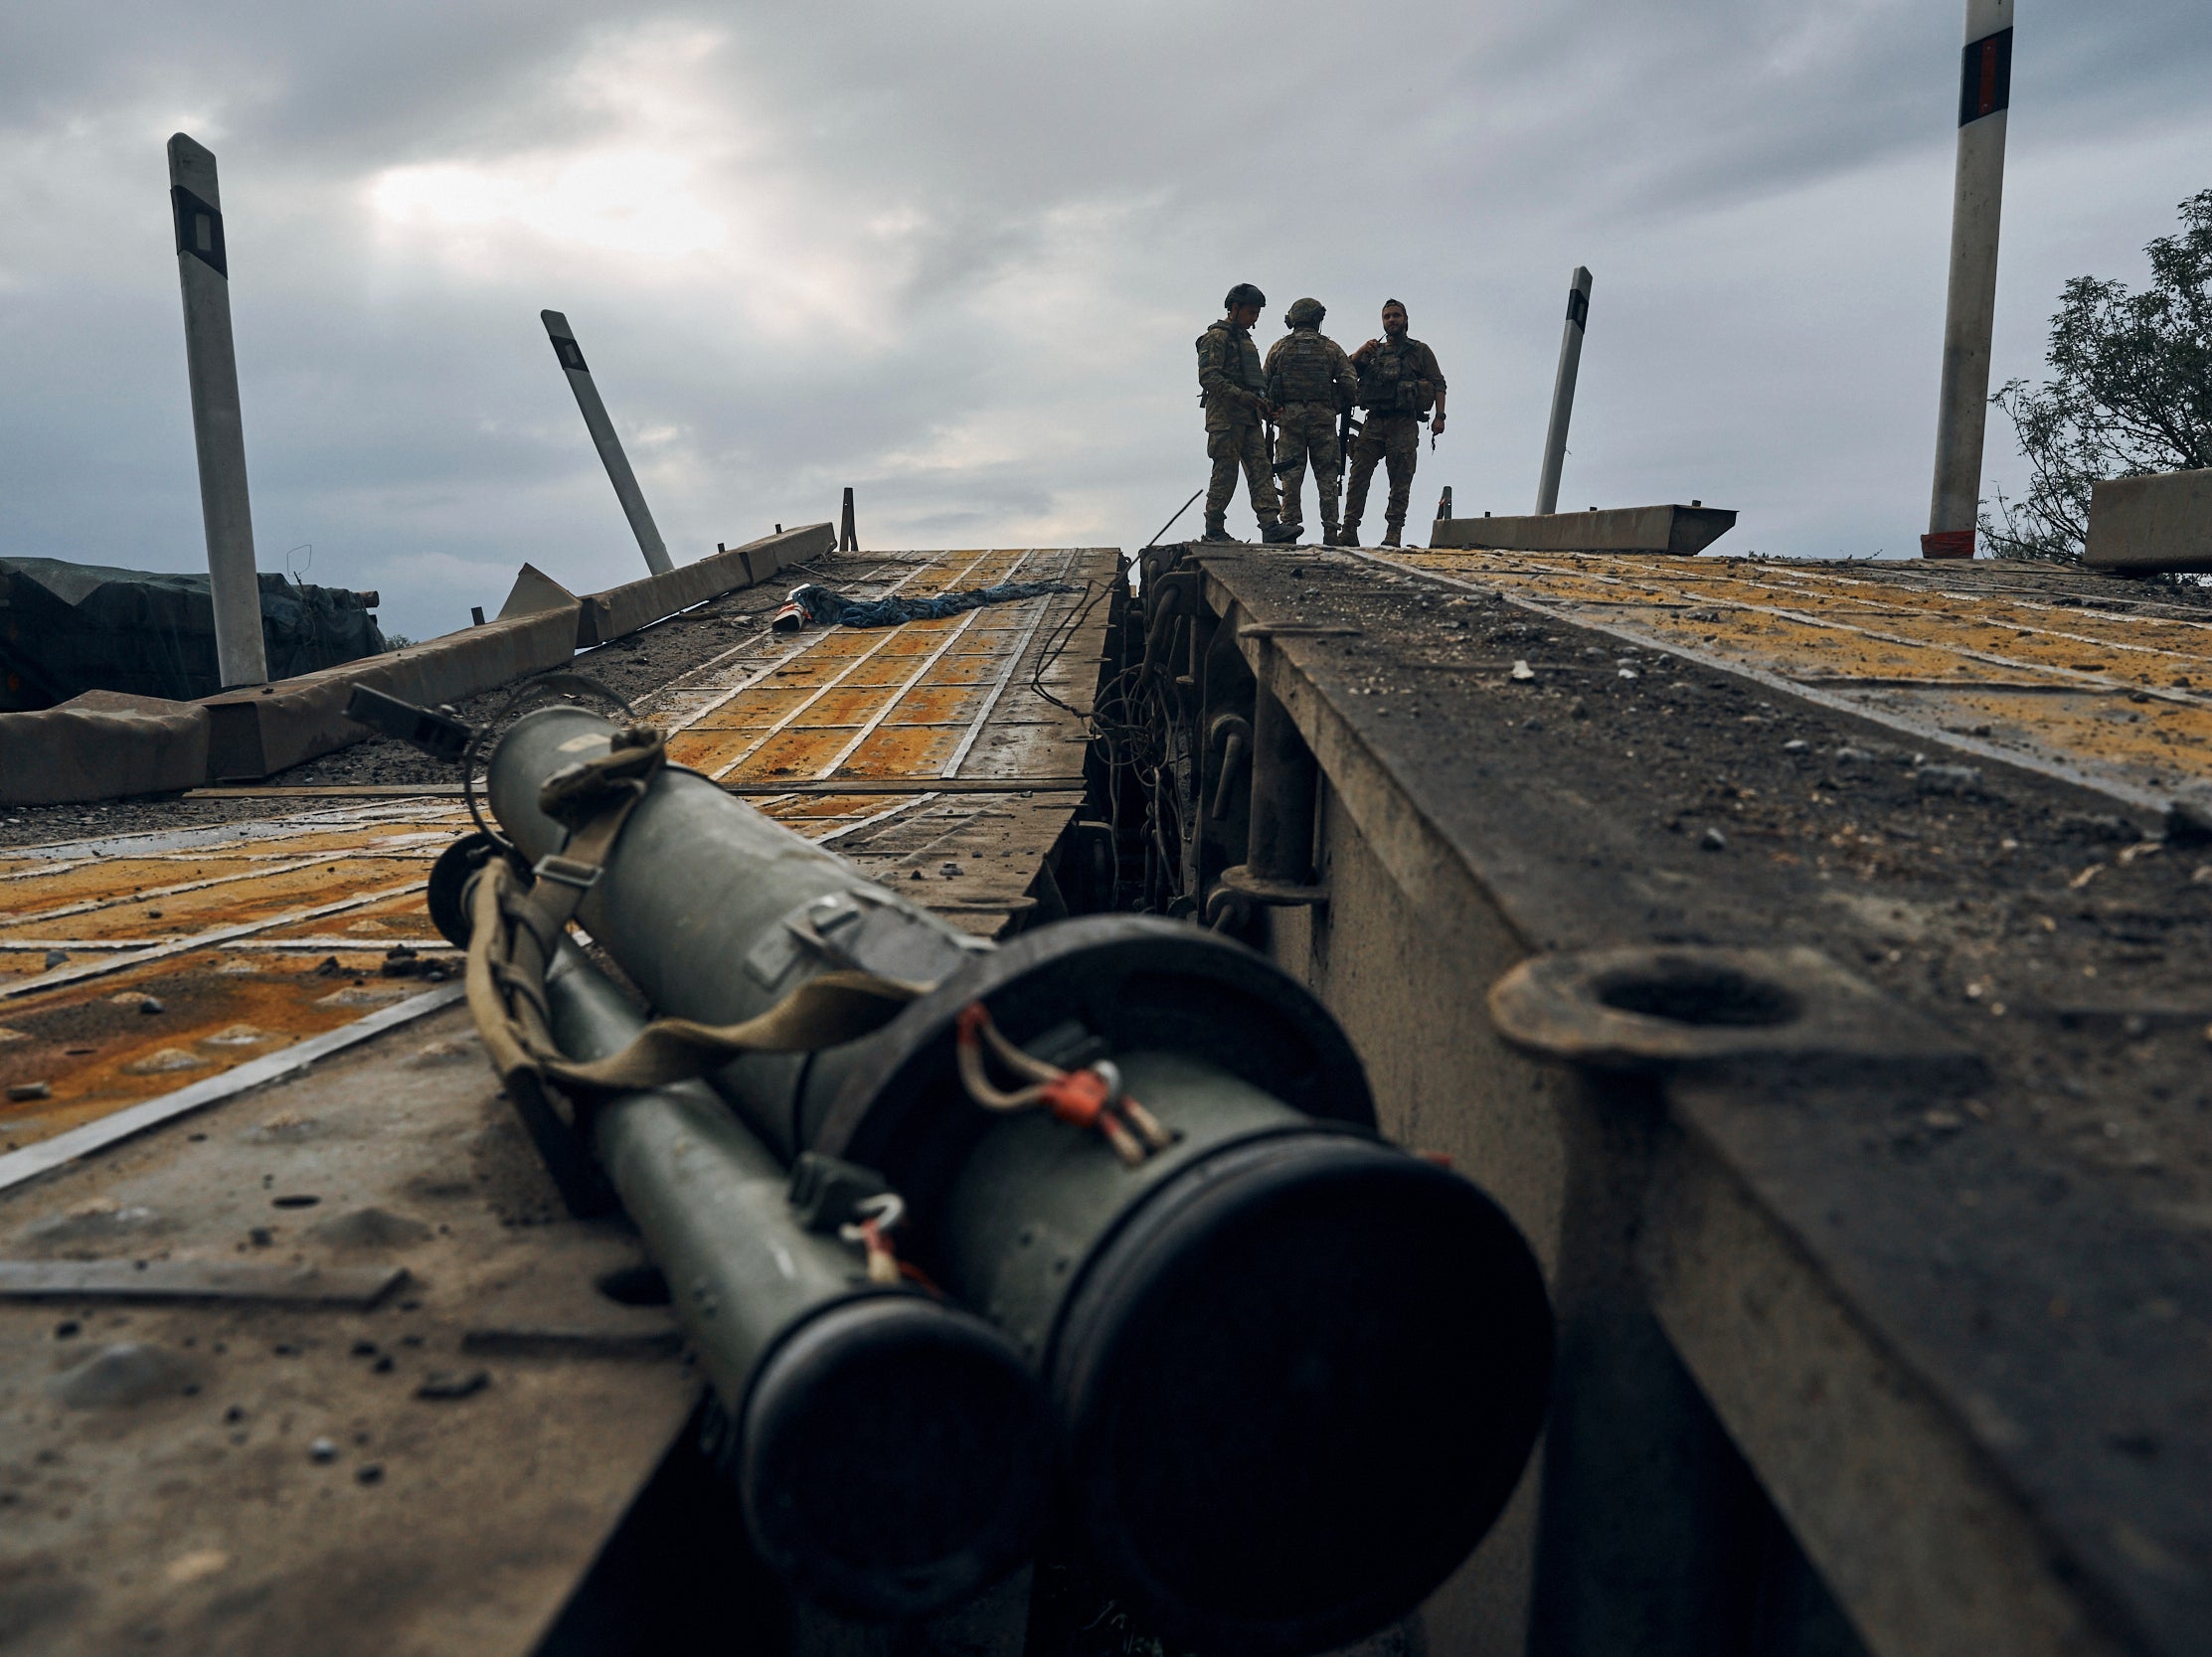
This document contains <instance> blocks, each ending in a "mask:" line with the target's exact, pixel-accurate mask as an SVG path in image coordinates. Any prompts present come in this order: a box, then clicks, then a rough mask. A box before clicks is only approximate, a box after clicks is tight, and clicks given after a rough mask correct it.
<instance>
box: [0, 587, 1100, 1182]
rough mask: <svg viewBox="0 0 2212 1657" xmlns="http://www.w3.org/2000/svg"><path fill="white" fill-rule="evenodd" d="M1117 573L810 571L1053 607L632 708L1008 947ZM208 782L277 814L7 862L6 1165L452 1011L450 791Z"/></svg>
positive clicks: (810, 647) (819, 653)
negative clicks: (429, 902)
mask: <svg viewBox="0 0 2212 1657" xmlns="http://www.w3.org/2000/svg"><path fill="white" fill-rule="evenodd" d="M1115 563H1116V555H1115V554H1114V553H1113V552H1112V551H1111V550H1110V549H1065V548H1053V549H1021V548H1016V549H1010V550H977V551H966V552H950V553H907V554H896V553H894V554H880V555H874V556H862V557H852V558H848V559H844V560H839V561H836V562H835V563H828V562H826V561H825V565H824V568H823V570H822V575H823V576H824V578H825V579H826V580H828V581H831V582H834V583H835V584H837V585H838V587H839V588H840V590H844V591H846V592H848V593H850V594H852V595H855V596H868V597H873V596H881V595H884V594H887V593H892V592H899V593H905V594H908V595H929V594H935V593H938V592H947V591H958V590H963V589H966V588H969V587H974V586H981V585H986V584H990V583H992V582H996V581H1001V580H1057V581H1059V582H1061V583H1063V584H1064V585H1065V587H1066V588H1067V590H1065V591H1060V592H1053V593H1046V594H1041V595H1038V596H1035V597H1031V598H1026V599H1021V600H1017V601H1014V602H1010V603H1005V604H997V605H990V606H986V607H984V608H981V609H974V610H968V611H965V612H964V613H962V614H959V615H955V616H950V617H946V618H944V619H941V620H922V621H912V622H907V623H904V624H903V625H900V626H895V627H883V628H869V629H856V628H844V627H830V628H812V627H810V628H807V629H805V630H804V631H802V632H800V633H798V634H796V635H787V634H781V633H776V632H773V631H772V630H770V629H769V628H766V627H759V628H755V629H753V630H751V631H750V632H748V633H746V634H745V635H744V636H743V637H741V639H740V640H739V641H738V642H737V643H736V644H734V645H732V646H730V647H729V648H727V649H725V650H723V651H721V652H720V653H719V654H716V655H714V656H711V657H709V658H708V659H707V660H706V661H704V662H700V663H697V664H695V665H692V666H690V667H688V668H687V669H686V670H684V671H682V672H680V673H679V674H677V676H676V677H675V678H674V679H673V680H671V681H669V682H667V683H666V684H664V685H663V686H661V687H660V688H659V689H658V690H656V691H653V692H650V693H648V694H646V695H645V696H643V697H641V698H633V701H635V702H636V703H637V706H638V711H639V713H640V715H641V717H643V718H644V719H646V720H648V721H651V722H653V723H656V724H662V725H664V726H665V728H666V729H668V730H670V731H671V733H672V741H671V744H670V751H671V757H672V758H673V759H674V761H675V762H676V763H678V764H684V765H689V766H692V767H693V768H695V769H698V770H701V771H704V772H706V773H707V774H709V775H711V776H714V777H716V779H717V780H719V781H721V782H722V783H723V784H724V785H725V786H726V787H729V788H731V789H732V790H733V791H735V792H737V793H740V794H741V795H743V796H745V797H746V798H747V799H748V800H750V801H751V803H753V804H754V805H756V806H758V807H759V808H760V809H761V810H763V811H765V812H766V813H767V814H768V815H769V816H771V817H774V818H776V819H777V820H778V821H781V822H784V823H786V824H788V825H789V826H790V827H791V828H793V829H794V830H795V831H796V832H798V833H800V834H803V835H806V836H807V837H808V838H810V839H814V840H817V841H820V842H824V843H828V844H833V845H835V846H836V847H837V849H838V850H839V851H840V852H843V853H845V854H847V855H849V856H851V857H852V858H853V859H854V861H855V862H856V863H858V864H859V865H860V866H861V868H863V869H864V870H865V871H866V872H867V873H868V874H870V875H872V876H874V877H875V878H877V879H881V880H894V881H899V882H902V883H904V884H902V886H901V890H902V891H903V892H905V893H906V894H907V895H908V896H909V897H911V898H913V899H914V900H915V901H916V902H918V903H921V904H924V905H925V906H927V907H930V908H933V909H936V910H939V911H942V912H944V913H946V914H947V915H949V916H951V917H952V918H953V919H954V920H955V921H956V923H958V924H959V925H961V926H963V927H965V928H966V929H968V930H970V931H974V932H977V933H980V934H982V935H986V936H997V935H999V934H1001V933H1003V932H1005V931H1007V930H1009V929H1011V928H1014V927H1018V926H1019V925H1021V924H1024V923H1026V922H1027V921H1028V920H1029V919H1031V918H1048V917H1051V916H1054V915H1057V914H1058V913H1061V912H1063V910H1062V907H1061V905H1060V901H1059V897H1058V894H1057V890H1056V888H1055V887H1054V883H1053V877H1052V876H1051V874H1050V872H1049V870H1048V869H1047V868H1046V860H1047V859H1048V857H1049V856H1050V855H1051V854H1052V852H1053V851H1054V848H1055V847H1056V845H1057V844H1058V843H1059V841H1060V839H1061V837H1062V835H1063V834H1064V833H1065V832H1066V831H1067V829H1068V825H1069V823H1070V821H1071V820H1072V819H1073V817H1074V815H1075V811H1076V808H1077V806H1078V805H1079V804H1080V803H1081V798H1082V795H1081V789H1082V785H1083V783H1082V776H1083V766H1084V742H1085V734H1084V716H1085V715H1086V714H1087V713H1088V712H1089V709H1090V703H1091V696H1092V693H1093V691H1094V689H1095V687H1096V683H1097V678H1098V662H1099V658H1100V651H1101V641H1102V639H1103V636H1104V632H1105V626H1106V607H1107V606H1106V601H1105V593H1106V588H1107V587H1108V586H1109V585H1110V584H1111V582H1112V580H1113V579H1114V569H1115ZM586 665H589V658H587V660H586ZM210 792H211V793H221V794H222V795H224V796H225V797H227V798H234V799H235V798H241V797H254V796H255V795H260V796H263V797H267V798H268V800H269V803H270V806H271V808H272V809H271V814H270V815H268V816H266V817H259V818H254V819H250V820H247V821H242V822H232V823H221V824H210V825H200V826H190V827H179V828H176V829H173V830H156V831H151V832H139V833H131V834H115V835H105V836H97V837H91V838H86V839H82V840H74V841H68V842H62V843H58V844H52V845H45V846H32V847H20V848H12V849H6V850H0V909H4V910H5V913H4V916H0V1082H4V1083H5V1084H7V1085H8V1086H9V1087H10V1088H11V1089H12V1094H11V1096H10V1097H9V1099H8V1100H7V1101H6V1102H5V1104H0V1157H4V1156H5V1154H6V1153H7V1152H9V1151H14V1150H19V1149H22V1148H24V1147H27V1146H30V1145H33V1144H37V1143H39V1142H41V1141H43V1140H46V1139H49V1138H51V1137H53V1136H54V1135H56V1134H60V1133H64V1132H67V1131H70V1130H73V1129H77V1128H81V1127H83V1126H84V1125H85V1124H87V1123H89V1122H92V1121H95V1120H97V1119H99V1118H102V1117H104V1116H107V1115H109V1114H110V1113H112V1112H114V1111H117V1110H120V1109H123V1108H126V1107H129V1106H133V1105H138V1104H141V1103H143V1102H145V1101H147V1100H150V1099H153V1098H156V1097H159V1096H162V1095H167V1094H170V1093H173V1092H175V1091H176V1090H178V1089H180V1088H183V1087H186V1086H189V1085H198V1084H205V1083H208V1082H210V1081H211V1080H213V1079H214V1078H216V1077H220V1076H222V1075H224V1074H226V1073H227V1072H229V1071H231V1070H233V1069H234V1068H236V1067H238V1066H241V1065H244V1064H247V1063H250V1062H254V1061H257V1060H267V1059H270V1058H272V1057H273V1056H275V1055H277V1054H280V1053H282V1052H284V1051H286V1050H288V1049H290V1048H291V1047H293V1046H294V1045H295V1044H298V1043H301V1042H303V1041H308V1040H311V1039H315V1038H321V1037H326V1036H328V1035H329V1034H330V1033H332V1032H335V1031H338V1030H340V1029H342V1028H344V1027H347V1026H349V1025H351V1024H353V1023H354V1022H355V1021H358V1020H362V1019H364V1018H365V1017H368V1016H370V1015H372V1014H378V1013H389V1012H390V1011H391V1010H393V1009H395V1008H398V1007H402V1006H406V1005H410V1004H418V1005H420V1007H421V1010H422V1011H424V1012H428V1011H431V1010H433V1009H434V1008H435V1007H437V1006H441V1005H443V1004H444V1002H445V1001H446V1000H449V999H450V995H449V994H445V995H426V994H425V991H429V990H432V989H434V988H435V987H436V986H438V985H449V984H450V983H451V981H453V980H454V979H455V978H456V977H457V974H458V970H459V957H458V954H457V952H456V951H454V950H453V949H452V947H451V946H450V945H449V944H447V943H446V942H445V941H444V939H442V938H441V937H439V936H438V935H437V934H436V932H435V931H434V929H433V928H432V927H431V926H430V923H429V918H428V915H427V914H426V913H425V911H424V907H423V888H424V883H425V880H426V879H427V877H428V873H429V867H430V864H431V863H432V862H433V861H434V860H435V858H436V856H437V854H438V852H439V851H440V850H441V849H442V848H443V847H444V846H445V844H447V842H448V841H450V840H451V838H452V837H453V836H454V835H456V834H459V833H463V832H465V831H466V830H467V829H468V827H469V826H470V825H469V821H468V816H467V813H466V811H465V809H464V807H463V805H462V802H461V801H460V799H459V798H458V797H456V796H457V785H456V784H454V783H441V784H440V783H430V784H424V785H421V786H420V787H419V788H417V789H410V788H408V787H406V786H404V785H402V786H393V787H379V788H375V789H372V790H366V792H368V793H369V794H370V795H371V797H368V798H359V797H353V796H356V795H359V794H360V793H362V792H365V790H353V789H344V788H333V789H321V790H292V789H286V788H285V787H284V786H283V785H282V784H281V782H279V783H278V784H277V785H275V786H272V787H269V788H266V789H231V790H211V791H210ZM301 794H307V795H309V796H310V797H308V798H301V797H298V796H299V795H301ZM14 1095H20V1096H14ZM4 1180H5V1171H4V1167H0V1181H4Z"/></svg>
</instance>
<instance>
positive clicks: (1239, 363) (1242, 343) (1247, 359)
mask: <svg viewBox="0 0 2212 1657" xmlns="http://www.w3.org/2000/svg"><path fill="white" fill-rule="evenodd" d="M1215 334H1223V335H1227V336H1228V337H1227V338H1226V339H1224V340H1223V342H1222V347H1223V349H1222V363H1221V371H1222V373H1223V374H1225V375H1226V376H1228V378H1229V380H1230V381H1231V382H1232V383H1233V384H1236V385H1240V386H1243V387H1244V388H1245V390H1247V391H1249V392H1251V393H1252V394H1253V395H1254V396H1256V397H1265V396H1267V394H1268V377H1267V375H1266V374H1265V373H1263V372H1262V370H1261V367H1260V347H1259V346H1257V345H1255V344H1253V342H1252V333H1251V330H1249V329H1248V330H1246V331H1245V332H1244V333H1242V334H1237V333H1232V332H1231V331H1230V327H1229V324H1228V323H1226V322H1217V323H1215V324H1214V325H1213V326H1212V327H1211V328H1208V329H1207V330H1206V332H1205V333H1203V334H1200V335H1199V336H1198V372H1199V375H1200V377H1201V378H1202V379H1203V377H1204V375H1205V373H1206V342H1207V341H1208V340H1209V339H1210V338H1211V337H1212V336H1213V335H1215Z"/></svg>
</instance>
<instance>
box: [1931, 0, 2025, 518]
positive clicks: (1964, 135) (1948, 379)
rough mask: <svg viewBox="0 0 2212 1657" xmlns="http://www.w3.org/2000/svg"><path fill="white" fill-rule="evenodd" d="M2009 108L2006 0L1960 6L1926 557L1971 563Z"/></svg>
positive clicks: (2009, 30)
mask: <svg viewBox="0 0 2212 1657" xmlns="http://www.w3.org/2000/svg"><path fill="white" fill-rule="evenodd" d="M2011 102H2012V0H1966V47H1965V52H1964V54H1963V57H1962V60H1961V63H1960V66H1959V76H1958V173H1957V184H1956V185H1955V187H1954V191H1955V193H1954V196H1953V201H1952V210H1951V292H1950V296H1949V298H1948V299H1947V301H1946V303H1945V307H1944V382H1943V394H1942V397H1941V399H1940V400H1939V402H1938V405H1937V411H1936V487H1935V491H1934V497H1933V499H1932V500H1931V501H1930V503H1929V508H1928V533H1927V534H1926V535H1924V536H1922V537H1921V538H1920V550H1921V556H1922V557H1924V558H1972V557H1973V554H1974V521H1975V518H1976V516H1977V514H1978V513H1979V511H1980V507H1981V438H1982V428H1983V424H1984V422H1985V421H1986V419H1987V417H1988V413H1989V338H1990V334H1991V331H1992V329H1993V328H1994V326H1995V322H1996V309H1997V223H1998V219H1999V217H2000V213H2001V210H2002V208H2003V206H2004V132H2005V111H2006V109H2007V107H2009V105H2010V104H2011Z"/></svg>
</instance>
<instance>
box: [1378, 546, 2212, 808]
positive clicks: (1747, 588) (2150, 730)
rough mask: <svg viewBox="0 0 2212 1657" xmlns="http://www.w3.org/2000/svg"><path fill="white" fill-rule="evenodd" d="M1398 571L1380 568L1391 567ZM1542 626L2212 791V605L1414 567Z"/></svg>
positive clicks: (1950, 736) (1993, 566)
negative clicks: (1525, 609)
mask: <svg viewBox="0 0 2212 1657" xmlns="http://www.w3.org/2000/svg"><path fill="white" fill-rule="evenodd" d="M1378 562H1383V561H1380V560H1379V561H1378ZM1387 562H1388V563H1390V564H1393V565H1397V566H1399V567H1402V568H1404V569H1408V570H1416V571H1421V572H1423V573H1426V574H1431V575H1438V576H1444V577H1448V578H1456V579H1460V580H1469V581H1472V582H1475V583H1478V584H1479V585H1481V586H1483V587H1484V588H1485V589H1488V590H1497V591H1501V592H1506V593H1509V594H1511V595H1512V596H1513V597H1514V598H1515V599H1516V600H1519V601H1521V602H1523V603H1526V604H1528V605H1529V606H1531V607H1532V608H1535V609H1539V610H1541V611H1543V612H1545V613H1549V614H1553V615H1557V616H1559V617H1561V618H1563V619H1570V620H1573V621H1575V622H1577V623H1579V624H1581V625H1584V626H1590V627H1597V628H1602V629H1604V630H1605V631H1607V632H1610V633H1612V634H1614V635H1616V636H1617V637H1619V638H1621V639H1624V640H1628V641H1631V642H1634V643H1636V644H1639V645H1648V646H1654V647H1658V648H1662V649H1665V650H1667V651H1669V652H1671V653H1674V654H1678V655H1682V656H1686V657H1689V658H1690V659H1693V660H1699V661H1705V662H1710V663H1711V664H1713V665H1715V666H1718V667H1726V668H1729V669H1731V670H1732V671H1738V672H1747V671H1748V672H1753V673H1757V674H1760V675H1762V676H1765V677H1767V678H1769V679H1771V680H1773V681H1775V682H1777V683H1778V684H1779V685H1781V686H1783V687H1784V688H1787V689H1789V690H1791V691H1792V692H1795V693H1799V694H1806V695H1809V696H1811V697H1813V698H1814V699H1816V700H1825V699H1830V698H1832V699H1834V700H1835V701H1836V702H1838V703H1840V704H1843V705H1847V706H1849V707H1851V708H1852V709H1853V710H1854V711H1857V712H1862V713H1866V714H1868V715H1871V716H1872V717H1874V718H1877V719H1881V720H1883V721H1884V722H1885V723H1891V724H1895V725H1898V726H1900V727H1902V728H1904V729H1907V730H1911V731H1914V732H1916V733H1919V734H1922V735H1927V736H1932V737H1937V738H1941V739H1944V740H1947V741H1949V742H1950V743H1952V744H1954V745H1955V746H1961V747H1964V748H1966V749H1967V750H1968V751H1972V752H1976V753H1982V754H1985V755H1987V756H1988V757H1991V758H2001V759H2005V760H2007V761H2009V762H2011V763H2015V764H2017V763H2022V762H2026V763H2032V764H2035V765H2037V766H2038V767H2039V768H2043V769H2047V770H2050V771H2052V772H2054V773H2055V774H2061V775H2067V776H2073V777H2079V778H2081V779H2083V780H2085V781H2089V782H2091V783H2093V784H2095V785H2097V786H2099V787H2102V788H2105V789H2107V790H2109V791H2111V792H2113V793H2115V794H2116V795H2118V796H2119V797H2122V798H2125V799H2128V800H2131V801H2135V802H2137V803H2144V804H2150V803H2156V802H2158V801H2160V800H2162V799H2163V798H2164V797H2165V796H2166V795H2169V794H2171V792H2172V791H2173V789H2174V788H2175V787H2176V785H2178V784H2179V783H2181V782H2184V781H2188V780H2204V779H2206V778H2212V605H2203V604H2197V603H2191V602H2188V601H2187V599H2188V597H2189V595H2188V594H2186V593H2174V594H2172V595H2171V599H2170V601H2169V600H2168V599H2166V598H2163V597H2160V596H2151V595H2146V594H2145V593H2144V591H2143V589H2141V588H2137V589H2136V591H2135V592H2134V593H2132V594H2128V595H2126V596H2121V595H2117V594H2115V593H2113V592H2112V591H2110V590H2107V589H2109V588H2110V587H2112V586H2115V585H2117V583H2110V582H2101V581H2095V580H2089V579H2086V578H2084V577H2082V576H2080V575H2078V574H2076V573H2073V572H2069V571H2062V570H2056V569H2052V568H2050V567H2039V566H2034V565H2024V564H2016V563H2015V564H2003V563H1988V562H1983V563H1976V564H1973V565H1949V566H1946V567H1945V568H1944V570H1943V571H1942V572H1941V573H1932V572H1929V571H1926V570H1924V569H1918V568H1915V569H1910V570H1908V569H1905V568H1902V567H1900V566H1897V565H1882V564H1864V563H1852V564H1841V563H1818V562H1802V563H1782V562H1778V561H1770V560H1757V561H1754V560H1745V559H1701V560H1698V561H1697V562H1696V563H1694V564H1690V563H1677V564H1673V565H1669V566H1667V567H1665V568H1664V569H1656V568H1653V567H1652V565H1651V564H1649V563H1646V562H1643V561H1630V560H1624V559H1620V558H1602V557H1577V556H1574V555H1568V554H1532V553H1479V552H1445V553H1402V554H1394V555H1392V556H1391V557H1390V559H1389V560H1388V561H1387Z"/></svg>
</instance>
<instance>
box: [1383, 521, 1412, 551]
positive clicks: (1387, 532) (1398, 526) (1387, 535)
mask: <svg viewBox="0 0 2212 1657" xmlns="http://www.w3.org/2000/svg"><path fill="white" fill-rule="evenodd" d="M1405 527H1406V522H1405V520H1404V519H1403V518H1385V519H1384V520H1383V545H1384V546H1386V547H1396V546H1399V545H1400V544H1401V543H1400V542H1399V539H1398V532H1399V531H1400V530H1402V529H1404V528H1405Z"/></svg>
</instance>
